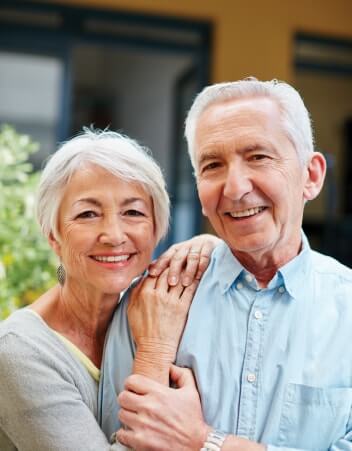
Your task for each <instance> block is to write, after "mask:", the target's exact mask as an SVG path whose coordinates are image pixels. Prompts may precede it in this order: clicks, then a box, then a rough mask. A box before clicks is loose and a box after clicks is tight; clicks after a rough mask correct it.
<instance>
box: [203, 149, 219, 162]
mask: <svg viewBox="0 0 352 451" xmlns="http://www.w3.org/2000/svg"><path fill="white" fill-rule="evenodd" d="M219 156H220V153H219V152H214V151H212V152H204V153H202V155H201V156H200V158H199V162H198V164H199V165H202V164H203V163H206V162H207V161H209V160H214V159H216V158H219Z"/></svg>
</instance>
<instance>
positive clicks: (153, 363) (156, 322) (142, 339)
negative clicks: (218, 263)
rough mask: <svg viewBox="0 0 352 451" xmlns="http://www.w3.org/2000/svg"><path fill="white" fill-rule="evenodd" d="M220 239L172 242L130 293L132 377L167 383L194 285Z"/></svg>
mask: <svg viewBox="0 0 352 451" xmlns="http://www.w3.org/2000/svg"><path fill="white" fill-rule="evenodd" d="M220 241H221V240H219V238H216V237H215V236H213V235H208V234H204V235H199V236H196V237H194V238H192V239H190V240H188V241H184V242H182V243H177V244H174V245H173V246H171V247H170V248H169V249H168V250H167V251H166V252H165V253H164V254H163V255H162V256H161V257H159V259H158V260H156V261H155V262H154V263H153V264H152V265H151V267H150V268H149V272H150V274H151V275H152V276H151V277H147V278H146V279H144V281H143V282H142V283H141V284H140V285H139V286H138V287H136V288H134V289H133V292H132V294H131V297H130V301H129V306H128V310H127V314H128V321H129V324H130V328H131V331H132V335H133V337H134V341H135V343H136V348H137V350H136V355H135V359H134V365H133V373H134V374H141V375H144V376H148V377H150V378H152V379H154V380H155V381H157V382H161V383H163V384H165V385H168V384H169V370H170V365H171V364H172V363H173V362H174V360H175V357H176V351H177V347H178V344H179V341H180V338H181V335H182V332H183V329H184V326H185V323H186V320H187V315H188V310H189V307H190V304H191V302H192V299H193V296H194V293H195V290H196V288H197V285H198V283H197V281H198V280H199V279H200V278H201V276H202V275H203V273H204V271H205V270H206V268H207V267H208V265H209V261H210V256H211V253H212V251H213V250H214V248H215V247H216V246H217V245H218V244H219V243H220ZM153 276H154V277H153ZM155 276H158V277H155ZM185 287H186V288H185Z"/></svg>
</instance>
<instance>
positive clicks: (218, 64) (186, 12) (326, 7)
mask: <svg viewBox="0 0 352 451" xmlns="http://www.w3.org/2000/svg"><path fill="white" fill-rule="evenodd" d="M43 1H44V0H43ZM46 1H49V0H46ZM56 3H61V4H68V5H81V6H85V7H89V6H91V7H94V8H101V9H103V8H108V9H112V8H113V9H122V10H127V11H135V12H145V13H152V14H165V15H169V16H170V15H171V16H177V17H185V18H196V19H208V20H211V21H212V22H213V24H214V42H213V55H212V73H211V77H212V81H213V82H216V81H223V80H230V79H238V78H242V77H244V76H248V75H255V76H257V77H258V78H262V79H268V78H274V77H275V78H279V79H283V80H286V81H293V80H294V73H293V65H292V58H293V38H294V33H295V32H296V31H306V32H314V33H319V34H324V35H328V36H333V37H348V38H352V25H351V17H352V1H351V0H61V1H59V2H56Z"/></svg>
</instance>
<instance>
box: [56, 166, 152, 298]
mask: <svg viewBox="0 0 352 451" xmlns="http://www.w3.org/2000/svg"><path fill="white" fill-rule="evenodd" d="M58 231H59V235H60V240H59V241H60V242H58V241H57V240H55V239H54V238H53V237H52V236H51V237H50V240H49V241H50V244H51V246H52V247H53V249H54V250H55V252H56V253H57V255H58V256H59V257H60V258H61V261H62V263H63V265H64V267H65V270H66V280H67V283H73V284H75V285H76V284H77V285H78V286H80V287H82V288H83V287H85V286H86V287H87V288H91V289H93V290H95V291H98V292H99V291H100V292H102V293H106V294H115V293H120V292H121V291H122V290H124V289H126V288H127V287H128V286H129V284H130V283H131V281H132V280H133V278H135V277H136V276H138V275H139V274H141V273H142V272H143V271H144V269H145V268H146V267H147V266H148V265H149V263H150V260H151V256H152V252H153V249H154V247H155V244H156V240H155V224H154V213H153V203H152V199H151V197H150V196H149V195H148V194H147V193H146V192H145V190H144V189H143V188H142V187H141V186H140V185H138V184H135V183H131V182H126V181H123V180H121V179H119V178H117V177H116V176H114V175H112V174H110V173H109V172H107V171H105V170H104V169H102V168H101V167H99V166H96V165H92V164H91V165H87V167H84V168H82V169H79V170H78V171H77V172H76V173H75V174H74V175H73V177H72V178H71V180H70V182H69V183H68V184H67V187H66V190H65V193H64V196H63V199H62V202H61V205H60V209H59V214H58Z"/></svg>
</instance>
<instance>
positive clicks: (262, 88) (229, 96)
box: [185, 77, 314, 173]
mask: <svg viewBox="0 0 352 451" xmlns="http://www.w3.org/2000/svg"><path fill="white" fill-rule="evenodd" d="M253 97H254V98H256V97H268V98H270V99H272V100H274V101H275V102H276V104H277V105H278V107H279V109H280V112H281V121H282V127H283V130H284V132H285V133H286V135H287V137H288V139H289V140H290V141H291V142H292V144H293V146H294V147H295V149H296V152H297V156H298V159H299V161H300V162H301V164H302V165H304V164H305V163H306V162H307V161H308V158H309V156H310V155H311V153H312V152H313V150H314V141H313V131H312V125H311V119H310V116H309V113H308V110H307V108H306V107H305V105H304V103H303V100H302V98H301V96H300V95H299V93H298V92H297V91H296V90H295V89H294V88H293V87H292V86H290V85H289V84H287V83H285V82H282V81H278V80H271V81H260V80H257V79H256V78H254V77H248V78H245V79H243V80H239V81H234V82H225V83H217V84H214V85H211V86H207V87H206V88H204V89H203V91H201V92H200V93H199V94H198V95H197V97H196V99H195V100H194V102H193V105H192V107H191V109H190V110H189V112H188V115H187V118H186V129H185V136H186V139H187V143H188V152H189V155H190V158H191V161H192V165H193V167H194V169H195V171H196V173H197V162H196V158H195V134H196V128H197V124H198V121H199V118H200V116H201V114H202V113H203V112H204V111H205V110H206V109H207V108H208V107H209V106H210V105H213V104H215V103H221V102H225V101H228V100H237V99H244V98H253Z"/></svg>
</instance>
